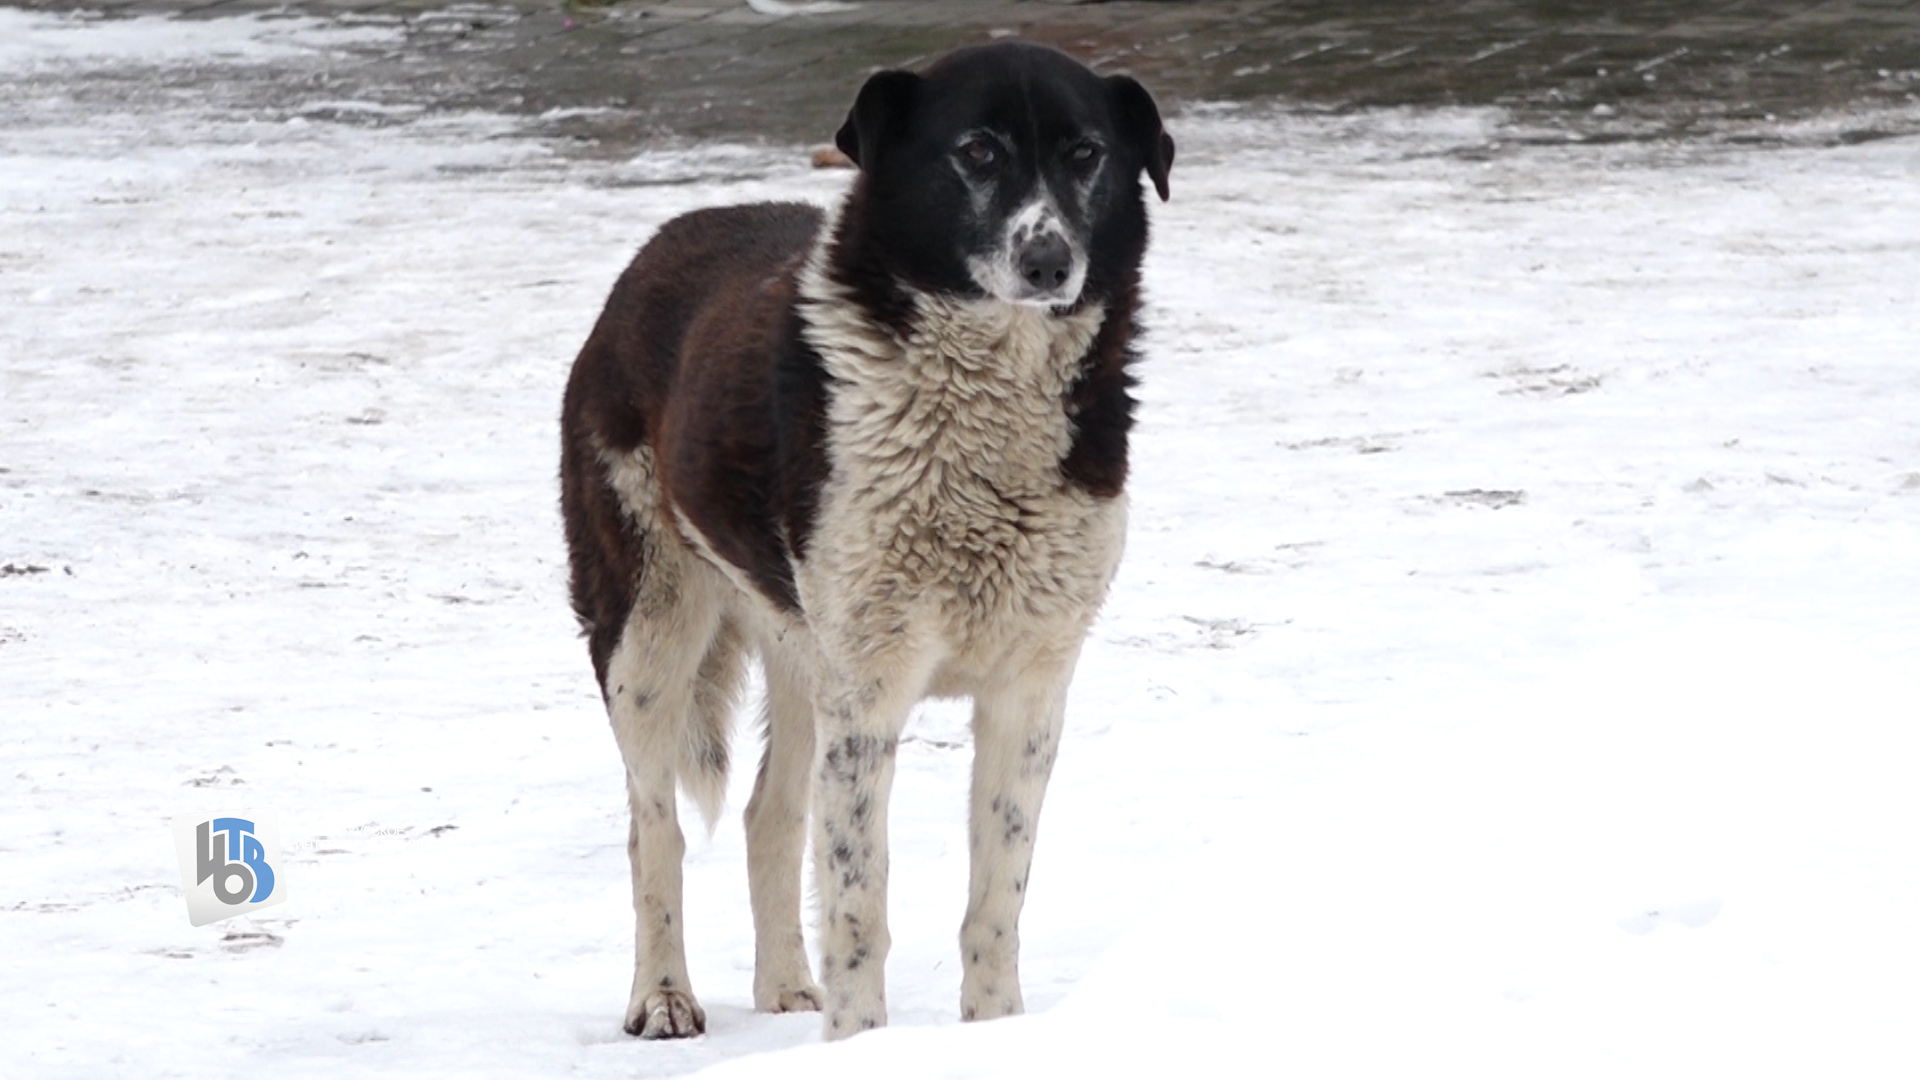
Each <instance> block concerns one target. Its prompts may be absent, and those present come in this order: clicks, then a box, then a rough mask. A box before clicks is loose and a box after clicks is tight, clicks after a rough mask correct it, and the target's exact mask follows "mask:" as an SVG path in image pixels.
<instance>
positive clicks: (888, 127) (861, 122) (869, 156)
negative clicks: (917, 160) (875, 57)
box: [833, 71, 920, 172]
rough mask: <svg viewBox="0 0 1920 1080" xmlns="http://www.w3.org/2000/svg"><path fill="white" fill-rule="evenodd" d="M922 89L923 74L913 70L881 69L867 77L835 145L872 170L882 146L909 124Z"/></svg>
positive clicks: (841, 126) (856, 161)
mask: <svg viewBox="0 0 1920 1080" xmlns="http://www.w3.org/2000/svg"><path fill="white" fill-rule="evenodd" d="M919 92H920V76H918V75H915V74H914V73H913V72H911V71H881V72H876V73H874V74H873V75H872V76H871V77H869V78H868V79H867V82H866V85H865V86H862V87H861V88H860V96H859V97H856V98H854V99H853V108H852V110H850V111H849V112H848V113H847V122H846V123H844V124H841V125H840V132H839V134H837V135H835V136H834V137H833V145H835V146H837V147H839V148H840V152H841V153H843V154H845V155H847V156H848V157H850V158H852V159H853V163H854V164H855V165H858V166H860V167H861V168H862V169H865V170H867V171H869V172H871V171H872V166H873V163H874V161H876V160H877V159H878V158H879V156H880V152H881V149H882V148H883V147H884V146H885V145H886V144H887V143H888V142H889V141H891V140H892V138H893V137H894V135H896V134H897V133H898V132H900V130H901V129H903V128H904V127H905V126H906V123H907V118H908V117H909V116H910V115H912V113H913V102H914V98H915V97H917V96H918V95H919Z"/></svg>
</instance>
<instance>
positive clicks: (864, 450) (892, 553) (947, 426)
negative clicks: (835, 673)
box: [797, 268, 1126, 692]
mask: <svg viewBox="0 0 1920 1080" xmlns="http://www.w3.org/2000/svg"><path fill="white" fill-rule="evenodd" d="M809 270H810V272H809V273H807V274H806V275H805V277H804V278H803V283H802V292H803V295H804V296H805V297H806V298H807V300H808V301H809V302H808V303H806V305H805V307H804V309H803V310H804V312H805V316H806V319H807V324H808V326H807V338H808V340H809V342H810V343H811V344H812V345H813V346H814V348H815V349H816V350H817V351H818V352H819V353H820V355H821V358H822V361H823V362H824V364H825V366H826V369H827V372H828V374H829V375H830V376H831V377H832V379H833V383H832V387H833V389H832V391H831V395H832V396H831V398H830V405H829V407H828V412H827V457H828V466H829V471H828V477H827V481H826V484H825V487H824V488H823V490H822V491H821V498H820V503H819V518H818V520H817V522H816V524H815V528H814V533H813V538H812V541H811V544H810V546H809V549H808V557H807V560H806V562H805V563H804V564H803V565H802V566H801V567H799V573H798V575H797V578H798V584H799V587H800V592H801V597H802V603H803V604H804V605H805V607H806V608H807V611H808V621H809V622H810V623H813V624H814V626H815V629H816V631H817V632H821V631H824V633H825V635H826V636H827V637H829V638H830V637H833V636H837V633H838V632H844V633H846V634H847V635H849V640H846V641H844V642H842V643H841V644H843V645H844V646H846V647H851V648H860V647H861V645H860V639H863V638H870V636H871V635H875V634H879V635H904V636H906V637H908V638H912V639H915V640H917V642H918V643H919V644H920V645H922V646H924V647H931V648H933V649H934V650H935V651H937V652H938V653H939V654H941V656H942V657H943V660H942V664H941V670H942V671H943V672H944V675H942V676H939V677H937V678H936V681H937V682H942V683H949V684H951V685H950V686H948V687H946V688H945V689H943V690H937V691H936V692H966V688H965V686H964V684H965V683H967V682H969V681H971V679H973V678H975V677H980V676H984V675H985V673H987V672H990V671H993V670H996V669H999V668H1001V667H1003V666H1004V664H1005V662H1007V661H1008V660H1014V661H1015V662H1018V658H1019V655H1020V654H1022V653H1025V652H1030V651H1032V650H1034V649H1045V648H1048V647H1049V646H1055V645H1056V643H1061V642H1064V641H1072V642H1076V643H1077V641H1078V640H1079V636H1080V634H1081V633H1082V632H1084V630H1085V628H1086V626H1087V624H1088V623H1090V622H1091V621H1092V618H1093V615H1094V613H1095V611H1096V610H1097V609H1098V608H1099V605H1100V602H1101V600H1102V599H1103V598H1104V597H1105V594H1106V589H1107V584H1108V582H1109V581H1110V580H1111V579H1112V576H1113V571H1114V568H1115V567H1116V566H1117V564H1118V563H1119V559H1120V550H1121V546H1122V543H1123V541H1124V536H1125V529H1126V509H1125V505H1124V503H1123V501H1122V500H1119V499H1099V498H1095V497H1094V496H1092V495H1090V494H1088V493H1087V492H1086V491H1084V490H1082V489H1080V488H1079V487H1077V486H1075V485H1073V484H1071V483H1069V482H1068V481H1067V479H1066V478H1065V476H1064V475H1063V474H1062V472H1061V469H1060V464H1061V461H1062V460H1063V459H1064V458H1065V457H1066V455H1067V452H1068V450H1069V449H1070V448H1071V446H1072V441H1073V426H1072V420H1071V418H1070V417H1069V416H1068V415H1067V412H1066V398H1065V395H1066V390H1067V388H1068V386H1069V385H1070V384H1071V383H1072V381H1073V380H1074V378H1075V377H1076V376H1077V374H1078V371H1079V365H1080V361H1081V360H1082V358H1083V357H1084V356H1085V355H1086V353H1087V350H1088V347H1089V346H1090V345H1091V343H1092V341H1093V337H1094V334H1095V333H1096V332H1097V331H1098V329H1099V327H1100V322H1101V319H1102V318H1103V315H1104V312H1103V311H1101V310H1100V309H1098V308H1089V309H1087V310H1082V311H1079V312H1076V313H1074V314H1072V315H1068V316H1064V317H1053V316H1051V315H1049V314H1048V313H1046V312H1045V311H1043V310H1039V309H1035V308H1030V307H1023V306H1016V305H1012V304H1006V303H1000V302H995V301H984V302H964V301H962V302H955V301H951V300H945V299H941V298H937V297H931V296H925V295H920V296H917V297H915V308H916V317H915V319H914V327H915V330H914V332H913V333H912V334H911V335H910V336H909V337H907V338H906V339H905V340H901V339H900V338H898V337H897V336H896V335H894V334H891V333H889V332H887V331H885V330H883V329H881V328H880V327H877V326H875V325H874V324H872V323H871V322H870V321H868V320H867V319H865V318H863V317H861V315H860V314H859V312H858V309H857V308H855V307H854V306H853V305H852V304H850V303H848V302H846V300H845V298H844V297H841V296H838V295H835V294H836V293H837V289H836V288H835V287H834V286H833V285H831V284H830V283H827V282H826V281H825V280H824V279H823V277H822V276H821V275H819V274H817V273H814V272H811V271H812V268H809ZM822 644H825V645H828V647H829V648H831V647H833V646H832V643H831V642H830V641H823V642H822Z"/></svg>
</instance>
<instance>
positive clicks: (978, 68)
mask: <svg viewBox="0 0 1920 1080" xmlns="http://www.w3.org/2000/svg"><path fill="white" fill-rule="evenodd" d="M835 141H836V142H837V143H838V144H839V147H840V149H841V150H842V151H844V152H845V153H846V155H847V156H848V157H850V158H852V159H853V160H854V161H855V162H856V163H857V164H858V165H859V166H860V170H861V173H862V176H861V179H860V182H859V190H858V191H857V193H856V205H857V206H858V207H859V208H860V211H861V212H862V213H863V214H864V215H865V216H866V217H867V218H868V220H867V221H866V222H864V223H859V224H855V225H854V228H856V229H857V231H858V232H859V233H860V236H859V240H860V242H861V245H862V246H863V247H866V248H868V249H869V250H868V251H867V252H865V253H864V256H863V257H864V258H866V259H878V260H879V261H881V262H883V263H884V264H885V265H884V269H885V272H886V273H887V274H888V275H889V276H892V277H894V278H896V279H898V280H901V281H904V282H905V283H907V284H909V285H912V286H914V287H915V288H918V289H921V290H923V291H928V292H938V293H945V294H949V295H958V296H968V297H992V298H995V299H998V300H1003V301H1009V302H1013V303H1023V304H1035V305H1041V306H1046V307H1061V306H1070V305H1073V304H1076V303H1078V302H1080V301H1081V300H1082V299H1083V298H1084V299H1096V300H1098V299H1105V298H1106V297H1108V296H1110V295H1112V294H1113V293H1114V292H1115V291H1116V290H1118V289H1120V288H1124V287H1126V286H1128V285H1130V284H1131V281H1132V278H1133V277H1134V276H1135V275H1136V274H1137V272H1138V268H1139V263H1140V258H1141V256H1142V254H1143V253H1144V252H1145V250H1146V241H1147V223H1146V210H1145V207H1144V206H1143V205H1142V201H1141V197H1140V174H1141V172H1143V171H1144V172H1145V173H1146V174H1147V176H1148V177H1150V178H1151V179H1152V181H1153V186H1154V189H1155V190H1156V191H1157V192H1159V195H1160V197H1161V198H1162V199H1165V198H1166V197H1167V170H1168V169H1169V168H1170V167H1171V166H1172V165H1173V139H1172V138H1171V137H1169V136H1168V135H1167V133H1166V132H1165V131H1163V130H1162V129H1161V126H1160V111H1159V109H1158V108H1157V107H1155V105H1154V103H1153V98H1152V96H1150V95H1149V94H1148V93H1147V91H1146V89H1145V88H1144V87H1142V86H1141V85H1140V84H1139V83H1138V82H1135V81H1134V80H1133V79H1130V78H1128V77H1126V76H1124V75H1114V76H1109V77H1104V78H1103V77H1101V76H1099V75H1095V74H1094V73H1093V72H1091V71H1089V70H1087V69H1086V67H1084V66H1083V65H1081V64H1080V63H1079V62H1078V61H1076V60H1074V59H1073V58H1071V57H1069V56H1067V55H1066V54H1064V53H1060V52H1056V51H1054V50H1052V49H1048V48H1043V47H1041V46H1038V45H1030V44H1026V43H1024V42H1000V43H996V44H992V45H983V46H978V47H975V48H968V49H962V50H960V51H958V52H954V53H950V54H948V55H947V56H945V57H943V58H941V59H940V60H938V61H936V62H935V63H934V64H933V65H932V66H931V67H929V68H927V69H926V70H925V71H924V72H922V73H920V74H914V73H912V72H907V71H882V72H880V73H878V74H876V75H874V76H873V77H872V78H870V79H868V80H867V83H866V85H865V86H863V87H862V88H861V89H860V96H859V98H858V99H857V100H856V101H855V102H854V105H853V110H852V112H851V113H849V114H848V116H847V122H846V124H845V125H844V126H842V127H841V129H840V133H839V136H838V137H837V139H836V140H835ZM882 221H883V222H885V223H886V225H885V230H884V235H882V234H881V233H880V231H879V229H878V227H877V225H875V223H876V222H882Z"/></svg>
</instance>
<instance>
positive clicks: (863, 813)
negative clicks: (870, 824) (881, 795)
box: [852, 795, 873, 825]
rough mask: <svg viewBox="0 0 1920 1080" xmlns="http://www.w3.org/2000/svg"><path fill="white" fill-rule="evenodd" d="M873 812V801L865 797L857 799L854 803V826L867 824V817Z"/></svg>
mask: <svg viewBox="0 0 1920 1080" xmlns="http://www.w3.org/2000/svg"><path fill="white" fill-rule="evenodd" d="M872 812H873V800H871V799H869V798H867V797H866V796H865V795H862V796H860V797H859V798H858V799H855V800H854V801H853V810H852V817H853V821H854V824H856V825H863V824H865V823H866V820H867V815H868V814H869V813H872Z"/></svg>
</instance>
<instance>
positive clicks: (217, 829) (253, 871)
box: [194, 817, 273, 904]
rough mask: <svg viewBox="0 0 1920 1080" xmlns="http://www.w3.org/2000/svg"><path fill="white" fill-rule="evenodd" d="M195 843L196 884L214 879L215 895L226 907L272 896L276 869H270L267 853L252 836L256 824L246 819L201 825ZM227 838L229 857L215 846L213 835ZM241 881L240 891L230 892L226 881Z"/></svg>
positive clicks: (216, 821)
mask: <svg viewBox="0 0 1920 1080" xmlns="http://www.w3.org/2000/svg"><path fill="white" fill-rule="evenodd" d="M194 832H195V834H196V835H195V837H194V839H195V840H196V841H197V843H196V845H195V846H196V847H197V848H198V849H199V850H198V857H197V859H196V860H195V861H196V862H197V863H198V866H197V867H196V871H197V873H198V877H197V879H196V883H198V882H204V881H206V880H207V879H208V878H209V877H211V878H213V895H214V896H216V897H218V898H219V899H220V902H221V903H223V904H245V903H248V902H252V903H255V904H257V903H259V902H260V901H262V900H265V899H266V898H267V897H269V896H271V895H273V868H272V867H270V866H268V865H267V849H266V846H265V845H264V844H262V843H260V840H259V838H258V837H256V836H254V835H253V822H251V821H248V820H246V819H245V818H232V817H223V818H214V819H213V820H212V821H210V822H202V823H201V825H200V827H199V828H198V829H196V830H194ZM216 833H226V834H227V857H226V859H224V860H223V859H221V858H220V849H219V847H217V846H216V845H215V844H214V842H213V837H214V834H216ZM229 877H238V878H239V879H240V887H239V888H238V889H234V890H232V891H231V892H229V891H228V890H227V879H228V878H229Z"/></svg>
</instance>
